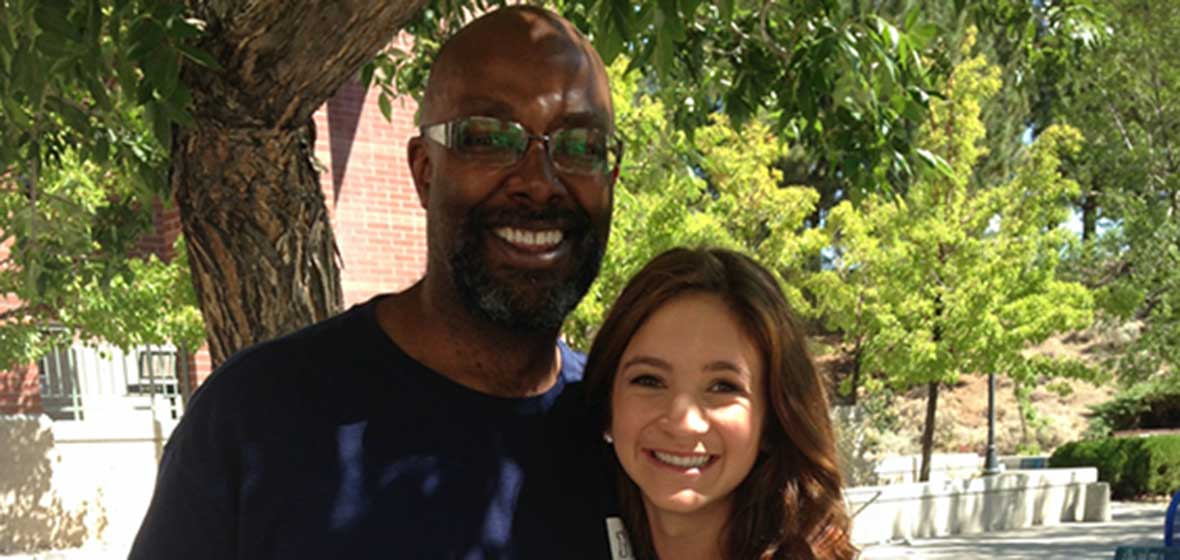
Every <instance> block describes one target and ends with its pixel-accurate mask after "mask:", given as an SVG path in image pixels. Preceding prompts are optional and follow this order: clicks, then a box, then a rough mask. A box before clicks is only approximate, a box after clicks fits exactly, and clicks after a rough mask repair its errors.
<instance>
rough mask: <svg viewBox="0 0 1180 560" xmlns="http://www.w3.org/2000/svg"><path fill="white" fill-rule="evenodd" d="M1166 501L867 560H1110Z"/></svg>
mask: <svg viewBox="0 0 1180 560" xmlns="http://www.w3.org/2000/svg"><path fill="white" fill-rule="evenodd" d="M1167 507H1168V504H1167V503H1162V502H1161V503H1131V502H1115V503H1113V504H1111V514H1112V515H1111V517H1112V520H1111V521H1110V522H1109V523H1063V524H1061V525H1058V526H1055V527H1034V528H1031V529H1022V530H1019V531H1006V532H1003V533H984V534H979V535H969V536H962V537H946V538H941V539H921V540H916V541H913V542H912V543H910V544H908V545H907V544H894V545H877V546H868V547H865V548H864V551H863V552H864V553H863V554H862V555H861V559H862V560H891V559H898V558H906V559H911V558H912V559H929V560H935V559H941V560H950V559H955V560H975V559H988V560H992V559H994V560H1018V559H1021V560H1022V559H1035V560H1058V559H1065V560H1091V559H1093V560H1111V559H1112V558H1114V549H1115V547H1116V546H1119V545H1138V546H1151V545H1159V544H1162V543H1163V535H1164V510H1165V509H1166V508H1167ZM126 557H127V546H126V545H123V546H116V545H107V546H103V547H96V548H89V549H74V550H57V551H50V552H40V553H36V554H17V555H13V556H5V555H3V554H0V560H107V559H112V558H115V559H117V558H126Z"/></svg>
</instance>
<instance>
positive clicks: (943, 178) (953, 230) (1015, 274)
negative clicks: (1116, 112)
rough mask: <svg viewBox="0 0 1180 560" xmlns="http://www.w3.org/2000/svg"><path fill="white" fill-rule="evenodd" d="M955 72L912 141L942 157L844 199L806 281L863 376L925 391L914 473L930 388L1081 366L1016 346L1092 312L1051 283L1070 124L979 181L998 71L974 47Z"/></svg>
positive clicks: (1077, 290) (929, 444)
mask: <svg viewBox="0 0 1180 560" xmlns="http://www.w3.org/2000/svg"><path fill="white" fill-rule="evenodd" d="M972 43H973V38H972V36H971V35H968V37H967V39H966V40H965V42H964V44H963V52H964V61H963V62H962V63H960V64H959V65H958V66H957V67H956V68H955V70H954V72H953V73H952V74H951V76H950V78H949V82H948V84H947V88H946V91H947V97H946V99H945V100H936V101H934V102H932V104H931V115H930V119H929V120H928V121H927V123H926V125H925V127H924V129H923V139H924V141H923V142H922V145H925V146H926V147H928V149H929V150H930V153H931V154H932V155H933V154H936V155H938V156H941V157H942V158H943V159H944V160H945V161H946V162H947V165H948V168H946V169H943V170H942V172H941V173H937V174H935V173H931V174H929V175H928V176H927V177H926V178H924V179H923V180H920V181H918V182H916V183H915V184H914V185H913V186H912V187H911V188H910V190H909V192H908V193H907V194H906V195H904V196H903V197H900V198H895V199H890V198H884V197H880V196H870V197H868V198H867V199H866V200H865V201H864V203H863V204H862V205H860V206H859V207H858V206H854V205H852V204H850V203H847V202H845V203H842V204H840V205H839V206H837V207H836V208H835V209H834V210H833V211H832V213H831V215H830V216H829V220H828V222H827V224H826V231H827V232H828V234H829V236H830V242H831V246H832V250H833V257H834V258H833V260H832V266H831V268H830V269H829V270H825V271H822V272H820V273H819V274H817V275H815V276H814V277H812V278H811V279H810V280H809V282H808V287H809V288H810V289H811V290H812V292H813V293H814V294H815V301H816V306H817V308H818V311H820V312H821V313H822V314H823V316H824V317H825V319H826V321H827V323H828V325H829V327H831V328H835V329H838V330H840V331H842V332H844V333H845V336H846V338H850V339H851V340H854V341H856V343H855V344H856V345H857V346H856V350H857V352H858V354H859V361H858V363H859V367H861V368H863V369H864V370H865V371H866V372H874V373H880V374H881V375H882V377H881V379H880V380H876V379H872V380H866V385H867V386H868V387H869V388H870V389H871V388H872V387H873V385H874V384H875V383H889V384H891V385H893V386H895V387H909V386H915V385H924V386H926V387H927V390H928V397H927V399H928V400H927V407H926V418H925V423H924V428H923V434H922V469H921V478H922V480H927V479H928V478H929V472H930V455H931V452H932V449H933V446H934V431H935V413H936V411H937V406H938V392H939V388H940V387H941V386H942V385H943V384H947V383H952V382H954V381H955V379H956V378H957V377H958V376H959V375H960V374H961V373H963V372H995V373H999V374H1006V375H1008V376H1010V377H1011V378H1013V379H1014V380H1015V381H1017V383H1021V384H1029V383H1034V382H1035V380H1036V379H1037V378H1038V376H1041V375H1059V374H1070V375H1082V374H1083V373H1084V372H1085V371H1086V370H1085V369H1084V368H1083V367H1082V366H1081V365H1080V364H1079V363H1077V362H1056V361H1053V360H1049V359H1044V358H1039V357H1030V356H1029V355H1027V354H1026V349H1027V348H1028V347H1029V346H1030V345H1033V344H1036V343H1038V342H1041V341H1044V340H1045V339H1046V338H1048V337H1049V336H1050V335H1052V334H1054V333H1057V332H1061V331H1064V330H1069V329H1076V328H1082V327H1085V326H1087V325H1088V324H1089V323H1090V321H1091V307H1092V298H1091V296H1090V294H1089V292H1088V291H1087V290H1086V289H1085V288H1084V287H1083V286H1081V285H1080V284H1077V283H1072V282H1062V281H1059V280H1057V278H1056V271H1057V266H1058V260H1059V255H1060V252H1061V251H1062V248H1063V247H1064V246H1065V245H1066V244H1067V243H1068V242H1069V239H1070V235H1071V234H1069V233H1068V232H1067V231H1066V230H1064V229H1063V228H1062V227H1060V226H1061V224H1062V222H1064V221H1065V220H1066V218H1067V216H1068V212H1069V201H1070V199H1071V197H1073V196H1075V195H1076V193H1077V190H1078V186H1077V184H1076V183H1075V182H1074V181H1072V180H1070V179H1067V178H1065V177H1063V176H1062V175H1061V174H1060V172H1059V171H1058V168H1059V166H1060V155H1061V154H1062V153H1069V152H1072V151H1073V150H1076V148H1077V145H1078V143H1079V141H1080V137H1079V135H1078V133H1077V132H1076V131H1074V130H1072V129H1069V128H1051V129H1049V130H1047V131H1046V132H1045V133H1044V134H1043V135H1042V136H1041V137H1040V138H1038V139H1037V141H1036V142H1035V143H1034V144H1032V145H1031V146H1029V147H1028V151H1027V152H1026V153H1025V154H1024V156H1023V159H1022V161H1021V163H1020V164H1019V165H1018V166H1017V170H1016V174H1015V176H1014V177H1012V178H1011V180H1009V181H1008V182H1006V183H1003V184H999V185H995V186H992V187H990V188H981V187H975V186H973V184H972V181H970V180H969V179H970V177H971V175H972V172H973V170H974V168H975V166H976V164H977V162H978V161H979V159H980V157H981V156H982V155H983V151H984V150H983V149H982V148H981V147H980V143H981V140H982V139H983V136H984V128H983V125H982V123H981V122H980V101H981V100H982V99H984V98H986V97H987V96H989V95H991V94H993V93H994V92H995V91H996V90H997V88H998V86H999V80H998V76H997V71H996V69H995V68H993V67H990V66H989V65H988V64H987V62H986V60H985V59H984V58H983V57H982V56H977V57H974V58H968V57H967V54H968V53H969V52H970V49H971V46H972Z"/></svg>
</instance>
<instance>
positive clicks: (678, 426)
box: [664, 395, 709, 434]
mask: <svg viewBox="0 0 1180 560" xmlns="http://www.w3.org/2000/svg"><path fill="white" fill-rule="evenodd" d="M664 419H665V421H666V423H667V425H668V426H669V427H670V428H672V429H673V430H675V431H677V432H684V433H690V434H704V433H705V432H708V431H709V420H708V418H706V417H705V410H704V408H703V407H701V405H700V403H698V402H697V401H696V399H694V398H693V397H692V396H691V395H677V396H675V397H673V398H672V401H671V402H670V403H669V407H668V411H667V413H666V414H665V415H664Z"/></svg>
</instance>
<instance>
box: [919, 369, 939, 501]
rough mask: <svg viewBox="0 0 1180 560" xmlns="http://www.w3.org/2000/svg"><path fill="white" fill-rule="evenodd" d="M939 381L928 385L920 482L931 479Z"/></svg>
mask: <svg viewBox="0 0 1180 560" xmlns="http://www.w3.org/2000/svg"><path fill="white" fill-rule="evenodd" d="M938 385H939V384H938V382H937V381H936V382H933V383H929V384H927V385H926V423H925V424H924V425H923V426H922V468H921V469H920V471H919V473H918V482H929V481H930V458H931V456H932V455H933V453H934V418H935V412H937V411H938Z"/></svg>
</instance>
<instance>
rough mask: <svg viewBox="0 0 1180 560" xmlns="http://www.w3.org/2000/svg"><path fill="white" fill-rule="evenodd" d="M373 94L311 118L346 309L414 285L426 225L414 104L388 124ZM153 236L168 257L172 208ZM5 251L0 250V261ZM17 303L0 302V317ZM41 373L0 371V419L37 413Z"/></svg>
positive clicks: (348, 92) (206, 366)
mask: <svg viewBox="0 0 1180 560" xmlns="http://www.w3.org/2000/svg"><path fill="white" fill-rule="evenodd" d="M377 95H378V91H377V90H376V89H374V90H370V91H367V92H366V91H365V90H364V88H362V87H361V85H360V84H359V83H357V82H350V83H347V84H345V85H344V86H342V87H341V88H340V90H339V91H337V92H336V95H335V96H334V97H332V98H331V99H330V100H329V101H328V102H327V103H325V104H324V106H323V107H321V108H320V110H319V111H317V112H316V114H315V124H316V146H315V152H316V157H317V159H318V160H319V163H320V164H322V166H323V168H324V171H323V173H322V175H321V182H322V186H323V191H324V200H325V203H326V204H327V207H328V212H329V216H330V218H331V220H332V225H333V228H334V230H335V234H336V242H337V244H338V246H339V249H340V254H341V258H342V261H343V262H342V263H341V265H342V267H341V268H342V270H341V282H342V284H343V290H344V299H345V302H344V303H345V306H346V307H347V306H350V305H352V304H354V303H359V302H362V301H364V300H366V299H368V298H369V297H371V296H373V295H374V294H377V293H381V292H388V291H394V290H400V289H402V288H405V287H408V286H409V285H410V284H412V283H413V282H414V281H415V280H417V279H418V278H419V277H420V276H421V275H422V272H423V271H424V270H425V266H426V241H425V237H426V221H425V214H424V213H423V211H422V208H421V206H419V204H418V199H417V195H416V194H415V192H414V185H413V182H412V179H411V178H410V174H409V169H408V167H407V163H406V141H407V140H408V139H409V138H411V137H412V136H414V135H415V134H417V131H416V129H415V128H414V123H413V121H414V113H415V111H416V108H417V107H416V104H415V103H414V101H413V100H411V99H408V98H407V99H404V100H402V101H400V102H395V103H394V104H393V105H394V109H393V113H392V117H393V118H392V121H387V120H385V117H384V116H382V114H381V111H380V110H379V109H378V105H377ZM156 228H157V232H156V235H153V236H151V237H150V238H148V239H145V240H144V241H143V243H142V247H143V248H144V250H145V251H150V252H153V253H156V254H158V255H160V256H161V257H164V258H170V257H171V254H170V253H171V246H172V241H173V240H175V238H176V235H177V233H178V232H179V231H180V221H179V217H178V215H177V213H176V210H175V209H172V210H161V211H159V212H157V217H156ZM3 253H6V251H5V250H4V248H0V257H3V256H4V255H3ZM16 304H17V302H15V301H0V311H3V310H4V309H8V308H10V307H12V306H14V305H16ZM193 362H194V363H193V365H194V366H195V374H196V378H197V380H198V382H199V381H202V380H204V378H205V377H207V376H208V374H209V372H210V361H209V355H208V353H207V352H206V351H205V350H204V349H202V350H201V351H200V352H199V353H198V354H197V355H196V356H195V357H194V358H193ZM41 378H42V375H41V372H40V371H39V369H38V367H37V366H36V365H35V364H34V365H30V366H28V367H24V368H19V369H16V370H13V371H7V372H0V414H12V413H34V414H36V413H40V412H41V411H42V408H43V407H42V399H41V395H42V393H43V388H42V387H41V385H42V383H41V381H40V380H41Z"/></svg>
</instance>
